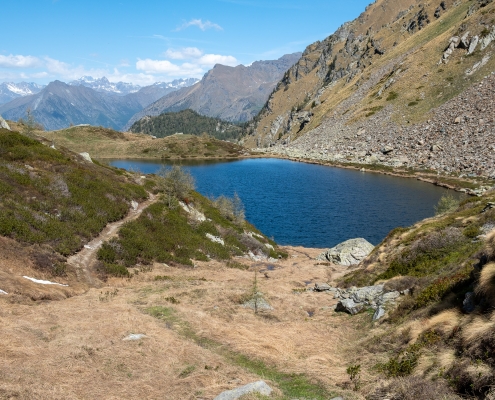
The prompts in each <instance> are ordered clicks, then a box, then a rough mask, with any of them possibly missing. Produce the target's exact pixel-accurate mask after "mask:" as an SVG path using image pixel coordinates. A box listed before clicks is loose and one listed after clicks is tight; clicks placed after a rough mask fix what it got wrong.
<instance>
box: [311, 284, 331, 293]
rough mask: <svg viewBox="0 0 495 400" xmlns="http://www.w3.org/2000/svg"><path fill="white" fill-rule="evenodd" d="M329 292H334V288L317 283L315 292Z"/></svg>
mask: <svg viewBox="0 0 495 400" xmlns="http://www.w3.org/2000/svg"><path fill="white" fill-rule="evenodd" d="M328 290H332V287H331V286H330V285H329V284H327V283H315V288H314V291H315V292H326V291H328Z"/></svg>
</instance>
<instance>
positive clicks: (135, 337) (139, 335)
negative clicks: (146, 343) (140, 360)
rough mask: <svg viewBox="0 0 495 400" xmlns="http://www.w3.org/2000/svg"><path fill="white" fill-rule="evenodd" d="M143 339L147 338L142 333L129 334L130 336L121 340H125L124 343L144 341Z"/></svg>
mask: <svg viewBox="0 0 495 400" xmlns="http://www.w3.org/2000/svg"><path fill="white" fill-rule="evenodd" d="M145 337H147V336H146V335H145V334H143V333H131V334H130V335H128V336H126V337H125V338H124V339H122V340H125V341H136V340H141V339H144V338H145Z"/></svg>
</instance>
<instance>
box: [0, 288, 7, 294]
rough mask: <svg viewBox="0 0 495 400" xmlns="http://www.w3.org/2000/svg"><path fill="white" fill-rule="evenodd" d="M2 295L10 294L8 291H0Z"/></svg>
mask: <svg viewBox="0 0 495 400" xmlns="http://www.w3.org/2000/svg"><path fill="white" fill-rule="evenodd" d="M0 294H8V293H7V292H6V291H4V290H2V289H0Z"/></svg>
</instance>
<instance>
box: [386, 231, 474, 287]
mask: <svg viewBox="0 0 495 400" xmlns="http://www.w3.org/2000/svg"><path fill="white" fill-rule="evenodd" d="M479 247H480V244H478V243H472V242H471V241H470V240H468V238H466V236H464V235H463V234H462V231H461V230H460V229H459V228H453V227H448V228H445V229H443V230H442V231H439V232H437V231H433V232H431V233H428V234H426V235H424V236H423V237H420V238H418V239H417V240H416V241H415V242H413V243H412V244H411V245H410V246H409V247H408V248H406V249H404V250H403V251H402V252H401V253H400V254H399V255H398V256H397V257H396V258H395V259H394V260H392V262H391V263H390V266H389V267H388V268H387V270H386V271H385V272H383V273H381V274H380V275H378V276H377V280H378V279H390V278H393V277H394V276H399V275H402V276H405V275H410V276H416V277H421V276H427V275H431V274H432V273H434V272H437V271H439V270H441V269H442V268H443V267H445V266H447V265H449V264H452V263H459V262H461V261H462V260H465V259H467V258H469V256H470V255H472V254H474V253H475V252H476V251H477V250H478V249H479Z"/></svg>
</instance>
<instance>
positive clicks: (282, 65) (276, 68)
mask: <svg viewBox="0 0 495 400" xmlns="http://www.w3.org/2000/svg"><path fill="white" fill-rule="evenodd" d="M300 57H301V53H293V54H287V55H284V56H283V57H281V58H279V59H278V60H269V61H256V62H254V63H252V64H251V65H249V66H244V65H238V66H237V67H229V66H225V65H221V64H217V65H215V66H214V67H213V68H212V69H211V70H210V71H208V72H207V73H206V74H205V76H204V77H203V79H201V81H200V82H198V83H196V84H195V85H193V86H190V87H187V88H183V89H180V90H178V91H176V92H173V93H171V94H169V95H167V96H165V97H163V98H161V99H159V100H157V101H156V102H154V103H153V104H150V105H149V106H148V107H146V108H145V109H144V110H142V111H140V112H139V113H137V114H136V115H134V116H133V117H132V118H131V120H130V121H129V123H128V124H127V125H126V127H125V129H128V128H130V126H131V125H132V124H133V123H134V122H136V121H138V120H139V119H141V118H142V117H144V116H156V115H160V114H162V113H164V112H177V111H182V110H185V109H191V110H194V111H196V112H197V113H199V114H201V115H205V116H208V117H214V118H220V119H222V120H225V121H231V122H234V121H237V122H244V121H249V120H251V119H252V118H253V117H254V116H255V115H256V114H257V113H258V112H259V111H260V110H261V108H262V107H263V105H264V104H265V102H266V100H267V98H268V96H269V95H270V93H271V91H272V90H273V89H274V88H275V86H276V85H277V83H278V81H279V80H280V79H281V78H282V77H283V75H284V73H285V72H286V71H287V70H288V69H289V68H290V67H291V66H292V65H294V64H295V63H296V62H297V61H298V60H299V58H300Z"/></svg>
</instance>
